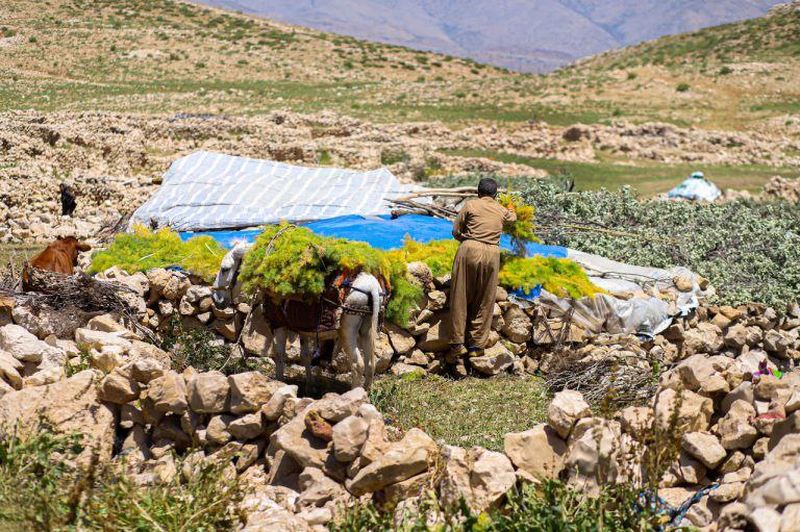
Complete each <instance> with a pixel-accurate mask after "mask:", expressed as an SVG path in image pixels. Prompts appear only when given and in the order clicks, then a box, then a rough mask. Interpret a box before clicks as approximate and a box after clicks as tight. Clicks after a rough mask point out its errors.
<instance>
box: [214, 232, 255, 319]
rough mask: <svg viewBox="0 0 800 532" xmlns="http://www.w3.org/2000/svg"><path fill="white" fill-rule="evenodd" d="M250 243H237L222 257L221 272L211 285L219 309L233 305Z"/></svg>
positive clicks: (215, 303)
mask: <svg viewBox="0 0 800 532" xmlns="http://www.w3.org/2000/svg"><path fill="white" fill-rule="evenodd" d="M249 247H250V244H247V243H245V242H240V243H238V244H236V245H235V246H234V247H233V249H232V250H230V251H229V252H228V253H227V254H226V255H225V257H224V258H223V259H222V264H220V267H219V272H218V273H217V277H216V279H214V285H213V286H212V287H211V288H212V290H213V292H212V294H211V297H212V299H213V300H214V305H215V306H216V307H217V308H219V309H226V308H228V307H230V306H231V304H232V303H233V301H234V299H235V298H236V295H237V292H238V289H239V287H238V280H239V267H240V266H241V265H242V259H243V258H244V255H245V253H246V252H247V250H248V248H249Z"/></svg>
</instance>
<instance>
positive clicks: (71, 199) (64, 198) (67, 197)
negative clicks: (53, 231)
mask: <svg viewBox="0 0 800 532" xmlns="http://www.w3.org/2000/svg"><path fill="white" fill-rule="evenodd" d="M58 190H59V192H60V193H61V216H72V213H73V212H75V207H77V206H78V202H77V201H75V195H76V194H75V189H74V188H72V185H70V184H69V183H61V184H60V185H59V186H58Z"/></svg>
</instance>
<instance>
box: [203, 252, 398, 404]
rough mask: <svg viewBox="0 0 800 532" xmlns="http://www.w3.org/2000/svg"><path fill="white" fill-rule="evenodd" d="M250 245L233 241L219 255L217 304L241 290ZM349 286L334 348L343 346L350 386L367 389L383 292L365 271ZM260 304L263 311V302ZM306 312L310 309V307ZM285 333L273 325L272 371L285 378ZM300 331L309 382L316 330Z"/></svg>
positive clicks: (228, 300) (226, 303) (229, 300)
mask: <svg viewBox="0 0 800 532" xmlns="http://www.w3.org/2000/svg"><path fill="white" fill-rule="evenodd" d="M249 247H250V244H247V243H239V244H236V245H235V246H234V248H233V249H232V250H231V251H229V252H228V254H227V255H225V258H223V259H222V264H221V266H220V270H219V273H218V274H217V278H216V280H215V281H214V286H213V299H214V304H215V305H216V306H217V308H223V309H224V308H227V307H229V306H230V305H231V303H232V302H233V301H235V300H236V299H238V297H239V293H240V292H241V285H240V283H239V280H238V277H239V267H240V266H241V263H242V259H243V258H244V255H245V253H246V252H247V250H248V249H249ZM348 288H350V291H349V293H348V294H347V296H346V297H345V299H344V301H343V304H342V316H341V320H340V323H339V330H338V332H337V334H336V338H337V347H336V348H334V352H336V351H337V350H338V349H343V350H344V352H345V353H346V354H347V356H348V357H349V359H350V363H351V372H352V373H351V375H352V376H351V385H352V387H353V388H357V387H359V386H360V387H363V388H366V389H369V388H370V387H371V386H372V380H373V378H374V376H375V342H376V340H377V338H378V316H379V314H380V311H381V307H382V304H383V297H384V294H383V291H382V289H381V285H380V283H379V282H378V279H376V278H375V276H373V275H370V274H368V273H360V274H359V275H358V276H357V277H356V278H355V279H354V280H353V282H352V283H351V284H350V285H349V287H348ZM264 297H267V296H266V295H265V296H264ZM260 308H261V310H262V311H263V306H261V307H260ZM355 309H366V312H363V313H362V312H355V311H354V310H355ZM309 312H313V310H312V309H311V308H310V307H309ZM271 325H272V324H271ZM298 332H299V331H298ZM288 333H289V329H288V327H285V326H279V327H276V328H274V329H273V331H272V335H273V343H272V350H273V354H274V357H275V375H276V378H277V379H278V380H283V378H284V371H285V365H286V340H287V337H288ZM299 334H300V346H301V347H300V356H301V360H302V362H303V366H305V370H306V380H307V382H310V378H311V355H312V351H313V348H314V340H315V339H316V338H317V334H316V333H303V332H299ZM265 354H266V353H265Z"/></svg>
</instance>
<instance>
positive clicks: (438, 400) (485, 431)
mask: <svg viewBox="0 0 800 532" xmlns="http://www.w3.org/2000/svg"><path fill="white" fill-rule="evenodd" d="M370 395H371V399H372V402H373V404H374V405H375V406H376V407H377V408H378V410H380V411H381V412H382V413H383V414H384V415H385V416H386V417H387V418H388V419H389V420H390V422H391V424H392V425H394V426H396V427H399V428H400V429H403V430H408V429H410V428H413V427H418V428H420V429H422V430H424V431H425V432H427V433H428V434H429V435H430V436H431V437H433V438H434V439H436V440H439V439H441V440H444V441H445V442H447V443H448V444H451V445H458V446H461V447H471V446H473V445H479V446H482V447H486V448H487V449H493V450H502V449H503V435H504V434H506V433H507V432H518V431H523V430H527V429H529V428H531V427H532V426H534V425H535V424H537V423H540V422H542V421H543V420H544V418H545V415H546V408H547V403H548V401H549V398H548V396H547V392H546V391H545V389H544V386H543V385H542V383H541V381H540V380H539V379H536V378H533V377H529V378H525V379H520V378H517V377H507V378H503V377H496V378H492V379H476V378H468V379H462V380H450V379H446V378H443V377H437V376H427V377H418V376H414V375H409V376H403V377H384V378H382V379H380V380H378V381H377V382H376V383H375V385H374V386H373V389H372V392H371V394H370Z"/></svg>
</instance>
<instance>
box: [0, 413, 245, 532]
mask: <svg viewBox="0 0 800 532" xmlns="http://www.w3.org/2000/svg"><path fill="white" fill-rule="evenodd" d="M80 441H81V437H80V435H73V436H61V435H54V434H53V433H52V432H51V431H49V430H47V429H45V430H42V431H40V432H38V433H37V434H35V435H34V436H31V437H30V438H20V437H18V436H16V435H13V434H12V435H6V436H4V437H3V438H2V439H0V523H2V526H3V530H106V531H109V532H111V531H120V532H122V531H130V530H139V531H144V530H163V531H170V532H171V531H175V532H177V531H186V532H190V531H197V532H200V531H210V530H221V529H232V528H236V527H237V525H238V520H237V519H236V517H235V514H234V513H233V510H234V509H235V507H236V506H237V504H238V502H239V501H240V499H241V492H240V490H239V488H238V485H237V484H236V481H235V480H231V479H228V478H227V477H226V476H224V475H223V474H222V466H223V465H224V464H220V465H219V466H205V467H202V468H200V469H198V470H197V472H196V474H194V475H192V477H191V478H190V480H188V481H186V482H184V481H183V480H182V476H181V475H180V473H179V474H178V475H176V477H175V479H174V480H172V481H171V482H168V483H166V484H162V485H156V486H139V485H137V484H134V483H133V482H132V481H131V480H130V479H128V477H126V476H125V475H124V474H120V472H119V471H117V470H116V469H115V465H116V464H97V463H93V462H92V463H89V465H87V466H86V467H85V468H83V469H77V468H75V467H74V465H73V464H74V459H75V457H76V456H77V455H78V453H80V452H81V451H82V447H81V445H80ZM176 465H177V470H178V471H181V469H182V464H181V461H180V460H178V463H177V464H176Z"/></svg>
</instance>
